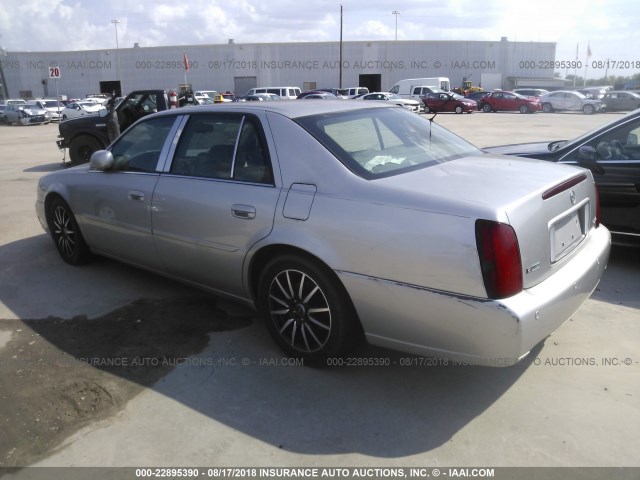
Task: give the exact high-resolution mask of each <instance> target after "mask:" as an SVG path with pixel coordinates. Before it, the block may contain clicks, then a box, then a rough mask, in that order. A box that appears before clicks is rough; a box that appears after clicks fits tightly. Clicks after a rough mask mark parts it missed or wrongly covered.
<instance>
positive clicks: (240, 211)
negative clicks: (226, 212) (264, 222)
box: [231, 205, 256, 220]
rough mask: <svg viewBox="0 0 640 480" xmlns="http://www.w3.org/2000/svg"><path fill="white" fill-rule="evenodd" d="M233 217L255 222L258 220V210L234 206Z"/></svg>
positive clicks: (232, 207)
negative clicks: (255, 219) (254, 220)
mask: <svg viewBox="0 0 640 480" xmlns="http://www.w3.org/2000/svg"><path fill="white" fill-rule="evenodd" d="M231 215H233V216H234V217H236V218H242V219H244V220H253V219H254V218H256V209H255V208H254V207H252V206H251V205H232V206H231Z"/></svg>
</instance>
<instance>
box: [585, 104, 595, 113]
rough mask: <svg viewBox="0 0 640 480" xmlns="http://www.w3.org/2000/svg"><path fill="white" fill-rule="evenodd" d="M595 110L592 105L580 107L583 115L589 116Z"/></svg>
mask: <svg viewBox="0 0 640 480" xmlns="http://www.w3.org/2000/svg"><path fill="white" fill-rule="evenodd" d="M595 110H596V109H595V108H594V106H593V105H585V106H584V107H582V113H584V114H585V115H591V114H592V113H593V112H595Z"/></svg>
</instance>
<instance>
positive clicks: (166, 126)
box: [111, 116, 175, 173]
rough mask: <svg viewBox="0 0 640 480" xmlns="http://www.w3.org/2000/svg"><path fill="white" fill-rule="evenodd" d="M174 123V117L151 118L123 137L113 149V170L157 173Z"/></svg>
mask: <svg viewBox="0 0 640 480" xmlns="http://www.w3.org/2000/svg"><path fill="white" fill-rule="evenodd" d="M174 122H175V117H173V116H169V117H159V118H150V119H149V120H145V121H143V122H141V123H138V124H137V125H135V126H134V127H133V128H131V129H130V130H129V131H128V132H126V133H125V134H124V135H122V136H121V137H120V138H119V139H118V140H117V141H116V143H115V144H114V145H113V147H111V154H112V155H113V158H114V160H115V164H114V167H113V170H119V171H127V172H146V173H152V172H156V171H157V166H158V160H159V159H160V152H161V151H162V147H163V146H164V143H165V141H166V140H167V136H168V134H169V131H170V130H171V127H172V126H173V123H174Z"/></svg>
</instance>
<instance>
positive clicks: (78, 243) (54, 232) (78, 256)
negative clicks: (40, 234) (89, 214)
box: [47, 197, 92, 265]
mask: <svg viewBox="0 0 640 480" xmlns="http://www.w3.org/2000/svg"><path fill="white" fill-rule="evenodd" d="M47 224H48V226H49V232H50V233H51V238H53V243H54V244H55V245H56V248H57V249H58V253H59V254H60V256H61V257H62V259H63V260H64V261H65V262H67V263H68V264H69V265H83V264H85V263H87V262H89V261H90V260H91V257H92V255H91V250H89V247H88V246H87V244H86V243H85V241H84V238H83V237H82V232H80V228H79V227H78V222H76V218H75V216H74V215H73V212H72V211H71V208H70V207H69V205H67V203H66V202H65V201H64V200H62V199H61V198H60V197H56V198H54V199H53V200H52V201H51V204H50V205H49V208H48V210H47Z"/></svg>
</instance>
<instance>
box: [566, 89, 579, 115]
mask: <svg viewBox="0 0 640 480" xmlns="http://www.w3.org/2000/svg"><path fill="white" fill-rule="evenodd" d="M564 99H565V107H564V108H565V110H576V111H577V110H582V100H583V99H582V98H580V97H579V96H578V95H576V94H575V93H571V92H567V93H565V94H564Z"/></svg>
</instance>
